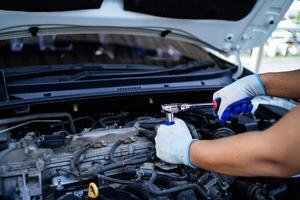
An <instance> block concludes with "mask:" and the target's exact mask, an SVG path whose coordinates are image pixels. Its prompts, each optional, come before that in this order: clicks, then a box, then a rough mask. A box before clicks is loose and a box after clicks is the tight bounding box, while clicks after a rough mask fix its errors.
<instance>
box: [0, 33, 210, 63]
mask: <svg viewBox="0 0 300 200" xmlns="http://www.w3.org/2000/svg"><path fill="white" fill-rule="evenodd" d="M194 60H198V61H210V60H211V58H210V56H209V55H208V53H207V52H205V51H204V50H203V49H201V48H200V47H197V46H195V45H193V44H190V43H185V42H180V41H177V40H171V39H165V38H158V37H150V36H134V35H111V34H74V35H56V36H39V37H28V38H19V39H11V40H2V41H0V66H1V67H4V68H7V67H17V66H18V67H20V66H22V67H24V66H37V65H39V66H41V65H63V64H78V63H94V64H95V63H96V64H100V63H101V64H144V65H155V66H163V67H172V66H177V65H180V64H185V63H188V62H190V61H194Z"/></svg>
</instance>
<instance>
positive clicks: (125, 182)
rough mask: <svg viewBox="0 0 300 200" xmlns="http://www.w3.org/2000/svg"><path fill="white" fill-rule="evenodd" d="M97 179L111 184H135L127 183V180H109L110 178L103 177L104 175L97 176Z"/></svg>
mask: <svg viewBox="0 0 300 200" xmlns="http://www.w3.org/2000/svg"><path fill="white" fill-rule="evenodd" d="M97 177H98V178H99V179H103V180H106V181H110V182H113V183H120V184H134V183H136V182H135V181H128V180H121V179H116V178H111V177H108V176H104V175H101V174H97Z"/></svg>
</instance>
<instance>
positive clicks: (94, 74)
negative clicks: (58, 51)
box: [5, 61, 215, 81]
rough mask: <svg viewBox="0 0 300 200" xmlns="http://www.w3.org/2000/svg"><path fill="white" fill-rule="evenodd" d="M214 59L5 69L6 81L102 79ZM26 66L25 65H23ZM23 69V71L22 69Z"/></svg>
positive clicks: (203, 64) (166, 71)
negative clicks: (169, 64) (167, 63)
mask: <svg viewBox="0 0 300 200" xmlns="http://www.w3.org/2000/svg"><path fill="white" fill-rule="evenodd" d="M214 65H215V62H214V61H192V62H189V63H187V64H183V65H178V66H175V67H170V68H165V67H161V66H151V65H109V64H107V65H97V64H80V65H60V66H47V67H46V68H44V70H43V68H41V67H38V69H36V70H34V67H31V69H27V70H26V69H25V70H24V69H22V68H20V70H21V71H17V72H16V71H14V72H13V71H12V70H10V71H8V73H7V71H5V78H6V80H7V81H10V80H16V79H22V78H26V79H30V78H34V77H44V76H56V75H57V76H62V75H64V76H66V77H64V78H63V80H62V79H60V81H79V80H83V79H103V78H123V77H138V76H141V77H143V76H154V75H172V74H181V73H188V72H193V71H198V70H203V69H204V68H208V67H213V66H214ZM25 68H27V67H25ZM22 70H23V71H22Z"/></svg>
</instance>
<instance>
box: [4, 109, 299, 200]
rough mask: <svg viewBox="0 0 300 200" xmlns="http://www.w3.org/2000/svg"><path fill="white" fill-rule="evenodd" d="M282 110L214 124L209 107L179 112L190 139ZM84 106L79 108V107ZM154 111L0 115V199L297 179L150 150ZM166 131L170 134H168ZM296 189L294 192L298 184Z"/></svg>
mask: <svg viewBox="0 0 300 200" xmlns="http://www.w3.org/2000/svg"><path fill="white" fill-rule="evenodd" d="M286 112H287V110H285V109H283V108H279V107H276V106H270V105H260V106H259V108H258V109H257V111H256V112H255V114H249V115H247V116H239V117H237V118H235V119H234V120H233V121H232V122H231V123H228V124H226V125H225V126H222V125H221V124H220V122H219V120H218V119H216V118H215V117H214V115H213V113H212V111H211V110H210V109H195V110H189V111H186V112H184V113H180V114H178V115H177V117H180V118H181V119H183V120H184V121H185V122H186V123H187V125H188V128H189V129H190V132H191V134H192V137H193V138H194V139H217V138H222V137H230V136H232V135H235V134H240V133H242V132H245V131H251V130H262V129H265V128H267V127H269V126H271V125H272V124H273V123H275V122H276V121H277V120H278V119H279V118H280V117H281V116H283V115H284V114H285V113H286ZM85 114H86V113H85ZM164 121H165V118H164V115H163V114H162V113H160V112H154V111H153V112H151V111H145V112H144V111H143V112H131V111H119V112H106V113H101V114H91V113H89V115H84V114H83V113H80V114H77V115H76V118H75V117H74V116H72V115H71V114H70V113H68V112H51V113H49V112H48V113H45V112H43V113H35V114H28V115H21V116H15V117H9V118H2V119H0V127H1V129H0V148H1V152H0V195H1V197H2V198H4V199H17V200H18V199H25V200H29V199H36V200H38V199H46V200H52V199H59V200H69V199H166V200H168V199H178V200H179V199H180V200H181V199H258V200H263V199H292V198H291V197H294V196H295V194H297V191H298V190H297V189H295V188H297V187H299V184H298V180H297V179H291V180H289V179H273V178H242V177H233V176H226V175H222V174H218V173H214V172H208V171H205V170H202V169H191V168H189V167H187V166H183V165H171V164H168V163H165V162H163V161H161V160H159V159H158V158H157V157H156V154H155V144H154V138H155V134H156V132H155V130H156V127H157V126H159V125H160V124H161V123H163V122H164ZM170 137H172V136H170ZM298 193H299V192H298Z"/></svg>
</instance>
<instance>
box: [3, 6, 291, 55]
mask: <svg viewBox="0 0 300 200" xmlns="http://www.w3.org/2000/svg"><path fill="white" fill-rule="evenodd" d="M128 2H131V3H128ZM128 2H127V1H124V2H123V1H121V0H104V1H103V2H102V4H101V3H100V4H99V6H100V5H101V6H100V7H99V8H94V9H84V10H72V11H56V12H29V11H12V8H7V9H6V10H0V19H1V23H0V39H10V38H18V37H26V36H30V35H33V36H35V35H49V34H51V35H53V34H54V35H55V34H67V33H70V34H72V33H78V32H82V33H85V32H88V31H92V30H94V31H95V30H96V31H101V32H111V31H112V32H117V33H118V32H126V33H131V34H155V35H157V36H160V37H161V36H163V37H172V38H174V37H176V38H179V39H184V40H189V41H193V42H196V43H199V44H201V45H206V46H209V47H210V48H213V49H215V50H218V51H219V52H221V53H225V54H230V53H233V52H235V51H237V50H247V49H251V48H253V47H256V46H259V45H262V44H263V43H264V42H265V41H266V40H267V38H268V37H269V36H270V35H271V33H272V32H273V30H274V29H275V28H276V26H277V24H278V23H279V21H280V20H281V19H282V17H283V16H284V14H285V12H286V11H287V9H288V8H289V6H290V5H291V4H292V2H293V1H292V0H277V1H274V0H257V1H256V2H255V1H251V2H252V3H248V4H246V3H245V4H243V1H240V4H242V5H246V6H248V11H249V12H248V11H247V9H244V10H243V11H241V12H239V14H237V15H234V14H232V13H233V12H234V9H231V10H230V9H229V8H230V5H226V4H224V2H228V4H231V3H234V2H235V1H220V2H223V4H222V3H216V2H211V3H209V4H207V2H206V4H205V3H204V2H205V1H203V6H202V7H205V6H208V7H207V9H205V8H202V10H201V9H200V10H199V13H198V14H197V9H192V7H193V5H195V6H199V5H200V4H199V2H198V1H195V2H194V4H193V1H188V2H190V3H186V4H184V3H182V6H180V5H179V6H178V5H177V7H176V6H174V5H173V7H172V5H171V4H170V9H167V7H166V6H168V5H166V3H159V1H153V2H154V3H153V4H149V2H150V1H149V0H140V1H128ZM132 2H136V3H132ZM166 2H170V3H171V2H172V1H166ZM175 2H176V1H174V3H175ZM178 2H180V1H177V3H178ZM197 2H198V3H197ZM245 2H246V1H245ZM248 2H249V1H248ZM253 2H254V3H253ZM142 3H145V4H142ZM147 3H148V4H147ZM155 3H156V4H155ZM143 5H144V6H143ZM151 5H152V6H151ZM153 5H157V6H161V7H159V8H157V9H155V6H153ZM184 5H187V6H188V7H184ZM225 5H226V6H225ZM200 6H201V5H200ZM222 6H224V9H229V11H230V12H229V11H227V12H225V11H224V12H221V10H222ZM180 7H182V10H184V11H185V12H176V9H177V10H178V9H180ZM233 7H234V6H233ZM0 8H2V9H5V8H6V7H3V6H2V7H1V4H0ZM196 8H197V7H196ZM199 8H200V7H199ZM212 8H214V9H212ZM235 8H236V9H239V6H235ZM77 9H78V8H77ZM186 9H191V12H190V13H191V14H189V12H187V11H189V10H186ZM19 10H20V9H19ZM25 10H26V9H25ZM27 10H28V9H27ZM29 10H30V9H29ZM176 13H177V14H176ZM216 13H217V14H216ZM218 13H219V14H218ZM244 15H245V16H244Z"/></svg>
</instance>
